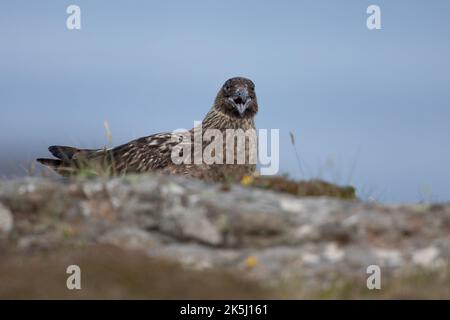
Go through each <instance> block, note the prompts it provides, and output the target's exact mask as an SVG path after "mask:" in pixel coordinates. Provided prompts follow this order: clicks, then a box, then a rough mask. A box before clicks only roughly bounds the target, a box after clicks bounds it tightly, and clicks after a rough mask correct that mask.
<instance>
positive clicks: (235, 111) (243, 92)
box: [215, 77, 258, 118]
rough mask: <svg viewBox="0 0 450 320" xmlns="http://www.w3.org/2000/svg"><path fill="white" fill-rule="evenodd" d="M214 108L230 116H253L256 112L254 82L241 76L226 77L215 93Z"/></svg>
mask: <svg viewBox="0 0 450 320" xmlns="http://www.w3.org/2000/svg"><path fill="white" fill-rule="evenodd" d="M215 108H216V109H218V111H219V112H223V113H225V114H227V115H229V116H231V117H236V118H251V117H253V116H254V115H255V114H256V113H257V112H258V102H257V100H256V93H255V85H254V83H253V82H252V81H251V80H250V79H246V78H241V77H236V78H231V79H228V80H227V81H226V82H225V83H224V85H223V86H222V88H221V89H220V91H219V93H218V94H217V98H216V103H215Z"/></svg>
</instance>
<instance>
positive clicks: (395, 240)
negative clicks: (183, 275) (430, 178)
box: [0, 175, 450, 298]
mask: <svg viewBox="0 0 450 320" xmlns="http://www.w3.org/2000/svg"><path fill="white" fill-rule="evenodd" d="M0 201H1V203H2V205H0V234H8V233H9V232H10V231H11V229H12V227H13V217H14V237H9V239H8V242H5V241H4V240H0V246H1V245H2V244H3V245H4V246H7V247H8V248H9V249H11V250H19V251H21V250H22V251H26V250H30V248H32V249H33V251H34V252H37V253H38V252H41V251H42V252H47V251H51V250H55V248H66V247H69V248H70V247H71V246H76V247H80V246H81V247H89V246H91V245H95V244H97V243H101V244H108V245H113V246H115V247H120V248H121V249H123V250H130V251H136V250H138V251H140V252H143V253H145V254H146V255H147V256H150V257H152V259H162V260H171V261H172V262H175V263H179V264H180V265H182V266H184V267H186V268H189V269H196V270H203V271H205V270H219V269H220V270H227V272H230V273H232V274H235V275H238V276H239V277H242V278H244V279H249V280H252V281H256V282H258V283H260V284H263V285H265V286H272V287H277V288H280V287H283V288H285V287H286V286H287V287H289V290H293V291H292V292H294V294H293V295H291V296H296V294H299V292H314V291H317V290H319V291H320V292H328V291H327V290H332V289H333V288H336V286H337V283H338V284H343V285H344V284H345V283H350V284H352V285H355V286H359V288H361V290H363V289H364V290H365V289H366V288H365V283H366V278H367V274H366V269H367V267H368V266H370V265H378V266H379V267H380V268H381V270H382V273H383V279H389V278H392V279H400V278H399V277H401V275H403V274H407V273H408V274H410V271H411V270H415V269H418V270H419V269H420V270H422V269H427V270H434V271H433V272H441V275H440V276H442V273H443V274H447V273H448V274H450V272H449V271H448V270H449V268H448V266H449V263H450V249H449V248H450V205H449V204H439V205H381V204H375V203H365V202H361V201H355V200H352V201H348V200H340V199H336V198H327V197H314V198H310V197H306V198H301V197H297V196H293V195H289V194H284V193H279V192H273V191H269V190H261V189H255V188H250V187H242V186H239V185H231V187H230V188H227V189H226V190H224V188H222V186H220V185H215V184H211V183H205V182H201V181H196V180H189V179H184V178H182V177H170V176H164V175H148V176H146V175H143V176H127V177H122V178H113V179H98V180H50V179H43V178H33V179H30V178H27V179H23V180H16V181H5V182H2V184H0ZM0 261H1V259H0ZM436 270H438V271H436ZM439 270H443V271H439ZM383 281H384V280H383ZM430 283H432V281H431V282H430ZM437 283H442V281H438V282H437ZM307 296H308V295H307ZM449 298H450V297H449Z"/></svg>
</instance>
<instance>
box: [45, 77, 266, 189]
mask: <svg viewBox="0 0 450 320" xmlns="http://www.w3.org/2000/svg"><path fill="white" fill-rule="evenodd" d="M257 112H258V101H257V97H256V92H255V84H254V83H253V81H252V80H250V79H248V78H244V77H234V78H230V79H228V80H227V81H225V83H224V84H223V85H222V87H221V88H220V90H219V92H218V93H217V95H216V97H215V100H214V103H213V105H212V107H211V108H210V110H209V112H207V114H206V116H205V117H204V118H203V120H202V121H201V123H200V124H199V125H194V127H193V128H192V129H191V130H189V131H185V132H177V133H174V132H172V133H171V132H165V133H157V134H152V135H149V136H146V137H141V138H138V139H135V140H132V141H130V142H128V143H125V144H122V145H119V146H117V147H114V148H109V149H107V148H100V149H79V148H76V147H68V146H50V147H49V148H48V150H49V151H50V153H51V154H52V155H53V156H54V157H55V158H56V159H48V158H39V159H36V160H37V161H38V162H39V163H41V164H42V165H44V166H46V167H48V168H51V169H53V170H54V171H55V172H57V173H58V174H60V175H62V176H72V175H78V174H80V173H82V172H86V171H87V172H91V173H94V175H99V174H101V173H105V172H106V173H107V174H108V175H123V174H141V173H148V172H162V173H168V174H178V175H184V176H188V177H193V178H198V179H203V180H212V181H224V180H227V181H229V179H232V180H238V179H241V178H242V177H244V176H247V175H253V174H254V173H255V171H256V162H255V161H250V160H251V159H250V158H251V156H252V155H251V153H252V152H253V156H254V154H255V152H257V150H256V146H255V144H256V143H255V141H256V140H257V138H255V137H256V126H255V116H256V114H257ZM230 130H232V131H231V132H238V133H240V134H242V133H245V134H248V135H246V136H244V146H242V145H239V143H238V142H239V141H238V142H237V145H235V141H236V140H235V138H236V136H233V135H230V136H228V133H229V132H230ZM233 130H234V131H233ZM206 132H213V133H215V134H212V135H210V136H209V137H208V138H209V139H208V138H206ZM198 134H200V138H201V139H200V141H197V140H196V137H197V136H196V135H198ZM247 138H248V140H245V139H247ZM227 139H228V140H227ZM236 139H237V140H239V138H236ZM251 142H253V144H252V143H251ZM213 143H215V144H214V145H213ZM212 145H213V147H212ZM230 145H231V147H230ZM227 146H228V148H229V149H227ZM230 149H231V151H230ZM205 152H206V154H208V156H209V159H210V158H211V157H212V158H213V159H215V160H217V159H219V160H220V159H222V162H220V161H216V162H212V163H211V161H210V160H209V161H206V160H205V159H206V158H205V159H204V157H203V156H204V155H205ZM242 153H243V154H244V157H243V158H244V161H243V162H242V161H241V162H239V161H238V159H237V158H239V154H242ZM198 154H200V156H201V157H200V162H199V161H196V160H195V159H196V156H198ZM174 155H175V156H176V157H175V158H178V160H179V161H178V162H177V161H174ZM186 160H189V161H186Z"/></svg>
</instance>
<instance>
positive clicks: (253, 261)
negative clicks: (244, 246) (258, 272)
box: [245, 256, 258, 269]
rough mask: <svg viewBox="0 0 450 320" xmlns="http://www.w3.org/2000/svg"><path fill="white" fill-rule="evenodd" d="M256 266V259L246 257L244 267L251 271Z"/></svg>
mask: <svg viewBox="0 0 450 320" xmlns="http://www.w3.org/2000/svg"><path fill="white" fill-rule="evenodd" d="M257 265H258V259H257V258H256V257H255V256H248V257H247V259H245V266H246V267H247V268H249V269H253V268H254V267H256V266H257Z"/></svg>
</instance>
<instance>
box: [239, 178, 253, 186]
mask: <svg viewBox="0 0 450 320" xmlns="http://www.w3.org/2000/svg"><path fill="white" fill-rule="evenodd" d="M252 183H253V177H252V176H243V177H242V179H241V184H242V185H243V186H249V185H251V184H252Z"/></svg>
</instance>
